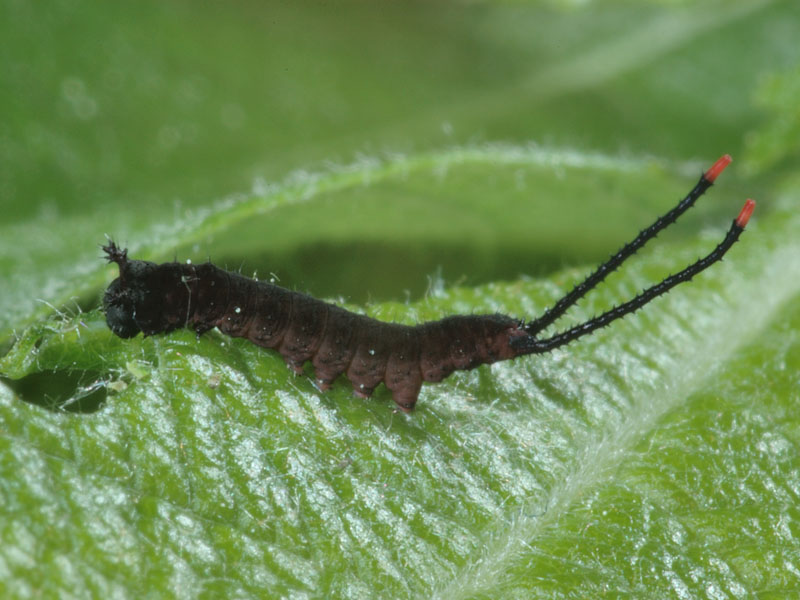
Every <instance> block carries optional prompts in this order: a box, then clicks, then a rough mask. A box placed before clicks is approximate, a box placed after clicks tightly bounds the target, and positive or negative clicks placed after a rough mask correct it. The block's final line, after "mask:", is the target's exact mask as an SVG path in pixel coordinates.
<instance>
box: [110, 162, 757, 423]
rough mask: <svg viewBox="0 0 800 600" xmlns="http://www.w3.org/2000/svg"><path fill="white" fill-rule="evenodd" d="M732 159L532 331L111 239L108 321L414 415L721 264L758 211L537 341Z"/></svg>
mask: <svg viewBox="0 0 800 600" xmlns="http://www.w3.org/2000/svg"><path fill="white" fill-rule="evenodd" d="M730 160H731V159H730V157H729V156H727V155H726V156H723V157H722V158H720V159H719V160H718V161H717V162H716V163H715V164H714V166H712V167H711V168H710V169H709V170H708V171H706V172H705V173H704V174H703V175H702V176H701V178H700V181H699V182H698V184H697V185H696V186H695V187H694V188H693V190H692V191H691V192H690V193H689V194H688V195H687V196H686V198H684V199H683V200H682V201H681V202H680V203H679V204H678V205H677V206H676V207H675V208H674V209H672V211H670V212H669V213H667V214H666V215H664V216H663V217H660V218H659V219H658V220H657V221H656V222H655V223H654V224H653V225H652V226H650V227H649V228H647V229H645V230H643V231H642V232H641V233H640V234H639V235H638V236H637V238H635V239H634V240H633V241H632V242H630V243H629V244H627V245H626V246H624V247H623V248H622V249H621V250H620V251H619V252H618V253H617V254H615V255H614V256H612V257H611V259H610V260H609V261H607V262H606V263H604V264H603V265H601V266H600V267H599V268H598V269H597V270H596V271H595V272H594V273H592V274H591V275H589V277H587V278H586V279H585V280H584V281H583V282H582V283H580V284H578V285H577V286H576V287H575V288H574V289H573V290H572V291H571V292H570V293H569V294H567V295H566V296H564V297H563V298H562V299H561V300H559V301H558V302H557V303H556V304H555V305H554V306H553V307H552V308H550V309H549V310H548V311H546V312H545V313H544V314H543V315H542V316H541V317H539V318H537V319H534V320H532V321H527V322H526V321H525V320H522V319H518V318H514V317H510V316H506V315H501V314H487V315H457V316H450V317H446V318H444V319H441V320H439V321H432V322H428V323H422V324H420V325H415V326H411V325H401V324H396V323H386V322H382V321H378V320H376V319H372V318H370V317H367V316H364V315H360V314H356V313H353V312H350V311H348V310H345V309H343V308H341V307H339V306H336V305H334V304H330V303H327V302H323V301H322V300H318V299H316V298H313V297H311V296H308V295H306V294H302V293H300V292H296V291H291V290H287V289H285V288H282V287H279V286H277V285H273V284H271V283H267V282H261V281H256V280H253V279H249V278H247V277H243V276H242V275H239V274H237V273H232V272H229V271H225V270H223V269H221V268H219V267H216V266H215V265H213V264H210V263H206V264H199V265H193V264H182V263H177V262H172V263H162V264H156V263H152V262H148V261H142V260H134V259H129V258H128V253H127V250H126V249H120V248H119V247H118V246H117V245H116V244H115V243H114V242H113V241H111V240H109V242H108V244H107V245H105V246H103V250H104V251H105V253H106V258H107V260H108V261H109V262H114V263H116V264H117V265H118V267H119V277H118V278H117V279H115V280H114V281H113V282H112V283H111V284H110V285H109V287H108V288H107V290H106V292H105V294H104V297H103V306H104V310H105V313H106V322H107V323H108V326H109V327H110V329H111V331H113V332H114V333H115V334H116V335H118V336H120V337H122V338H130V337H133V336H135V335H137V334H138V333H139V332H142V333H143V334H144V335H153V334H157V333H167V332H170V331H173V330H175V329H178V328H181V327H191V328H192V329H194V330H195V332H196V333H197V335H198V336H200V335H202V334H203V333H205V332H206V331H208V330H210V329H212V328H214V327H216V328H218V329H219V331H221V332H222V333H224V334H227V335H230V336H233V337H244V338H247V339H248V340H250V341H251V342H253V343H254V344H257V345H259V346H262V347H264V348H270V349H274V350H277V351H278V352H279V353H280V354H281V356H283V358H284V360H285V361H286V363H287V365H288V366H289V367H290V368H291V369H293V370H294V371H295V372H297V373H302V372H303V365H304V363H306V362H307V361H311V364H312V365H313V367H314V372H315V379H316V385H317V387H318V388H319V389H320V390H323V391H324V390H327V389H328V388H330V386H331V385H332V383H333V381H334V380H335V379H336V378H337V377H338V376H339V375H341V374H344V375H346V377H347V378H348V379H349V380H350V382H351V383H352V385H353V390H354V392H355V393H356V394H357V395H358V396H361V397H364V398H366V397H369V396H370V395H371V394H372V392H373V391H374V390H375V388H376V387H377V386H378V385H379V384H380V383H384V384H385V385H386V387H387V388H388V389H389V390H390V391H391V392H392V396H393V399H394V401H395V403H396V404H397V406H398V407H399V408H401V409H402V410H404V411H410V410H412V409H413V408H414V406H415V404H416V402H417V398H418V396H419V393H420V389H421V386H422V382H423V381H428V382H438V381H441V380H442V379H444V378H445V377H447V376H448V375H450V374H451V373H452V372H454V371H457V370H468V369H473V368H475V367H477V366H479V365H483V364H488V363H493V362H496V361H501V360H507V359H511V358H515V357H518V356H523V355H526V354H537V353H543V352H549V351H550V350H552V349H553V348H556V347H558V346H561V345H564V344H566V343H569V342H570V341H572V340H574V339H577V338H579V337H582V336H584V335H587V334H589V333H591V332H592V331H594V330H596V329H598V328H599V327H603V326H605V325H607V324H608V323H610V322H612V321H614V320H616V319H619V318H620V317H622V316H624V315H626V314H629V313H631V312H633V311H635V310H637V309H638V308H640V307H641V306H644V305H645V304H647V303H648V302H650V301H651V300H652V299H653V298H655V297H657V296H660V295H661V294H664V293H666V292H667V291H668V290H670V289H671V288H672V287H674V286H675V285H678V284H679V283H681V282H684V281H688V280H689V279H691V278H692V277H693V276H694V275H695V274H697V273H699V272H700V271H702V270H704V269H706V268H707V267H708V266H710V265H711V264H713V263H714V262H716V261H718V260H720V259H721V258H722V256H723V255H724V254H725V252H727V251H728V249H729V248H730V247H731V246H732V245H733V243H734V242H736V240H737V239H738V237H739V235H740V234H741V232H742V231H743V229H744V226H745V224H746V223H747V220H748V219H749V217H750V214H751V213H752V211H753V207H754V202H753V201H752V200H748V201H747V202H746V203H745V206H744V208H743V209H742V211H741V212H740V214H739V216H738V217H737V218H736V219H735V220H734V221H733V223H732V225H731V228H730V229H729V231H728V234H727V235H726V237H725V239H724V240H723V241H722V242H721V243H720V244H719V245H718V246H717V247H716V248H715V249H714V251H712V252H711V253H710V254H708V255H707V256H706V257H704V258H701V259H699V260H698V261H697V262H695V263H693V264H692V265H690V266H688V267H686V268H685V269H684V270H682V271H680V272H679V273H676V274H675V275H672V276H670V277H667V278H666V279H664V280H663V281H661V282H660V283H658V284H656V285H654V286H652V287H650V288H648V289H647V290H645V291H644V292H642V293H641V294H639V295H638V296H636V297H634V298H633V299H632V300H629V301H628V302H625V303H624V304H621V305H619V306H616V307H614V308H612V309H611V310H609V311H607V312H606V313H603V314H601V315H599V316H597V317H595V318H593V319H590V320H589V321H586V322H585V323H581V324H579V325H576V326H575V327H572V328H570V329H568V330H566V331H563V332H561V333H558V334H556V335H553V336H551V337H546V338H542V337H540V333H541V332H542V330H544V329H545V328H546V327H548V326H549V325H550V324H551V323H553V322H554V321H555V320H556V319H558V318H559V317H560V316H561V315H562V314H563V313H564V312H566V310H567V309H568V308H569V307H570V306H572V305H573V304H574V303H575V302H577V301H578V300H579V299H580V298H581V297H583V296H584V295H585V294H586V293H587V292H588V291H589V290H590V289H592V288H593V287H594V286H596V285H597V284H598V283H599V282H600V281H602V280H603V279H604V278H605V277H606V276H607V275H608V274H609V273H610V272H611V271H613V270H614V269H616V268H617V267H618V266H619V265H620V264H622V262H623V261H624V260H625V259H626V258H628V257H629V256H631V255H632V254H633V253H635V252H636V250H638V249H639V248H641V246H643V245H644V244H645V243H646V242H647V241H648V240H649V239H652V238H653V237H655V235H656V234H657V233H658V232H659V231H660V230H661V229H663V228H664V227H666V226H667V225H669V224H671V223H673V222H674V221H675V220H676V219H677V218H678V216H680V214H682V213H683V212H684V211H685V210H687V209H688V208H689V207H690V206H692V205H693V204H694V202H695V201H696V200H697V199H698V198H699V197H700V196H701V195H702V194H703V193H704V192H705V190H706V189H708V188H709V187H710V186H711V185H712V183H713V181H714V179H715V178H716V176H717V175H719V173H720V172H722V170H723V169H724V168H725V167H726V166H727V165H728V163H730Z"/></svg>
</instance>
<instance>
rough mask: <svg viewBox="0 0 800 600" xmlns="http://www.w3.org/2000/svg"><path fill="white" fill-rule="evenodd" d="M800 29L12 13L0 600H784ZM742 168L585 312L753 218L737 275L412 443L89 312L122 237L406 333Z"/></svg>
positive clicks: (497, 377) (349, 14) (56, 10)
mask: <svg viewBox="0 0 800 600" xmlns="http://www.w3.org/2000/svg"><path fill="white" fill-rule="evenodd" d="M798 39H800V3H798V2H797V1H796V0H746V1H745V0H739V1H736V0H725V1H723V0H718V1H713V0H711V1H707V2H706V1H704V2H692V1H680V0H675V1H669V0H658V1H655V0H654V1H642V0H636V1H633V0H631V1H627V2H626V1H606V2H599V1H577V0H576V1H567V0H564V1H558V0H551V1H540V2H517V1H511V2H336V3H332V2H324V3H323V2H305V1H301V2H256V1H252V0H251V1H246V0H241V1H232V2H225V3H211V2H188V1H184V0H166V1H165V0H162V1H159V2H152V1H139V2H135V3H133V2H122V3H115V2H99V1H96V0H74V1H73V0H56V1H53V2H47V3H32V2H26V1H22V0H0V40H2V42H0V215H1V217H0V352H2V353H3V354H5V353H7V354H5V356H4V357H3V358H2V359H0V373H2V374H3V376H4V377H5V379H3V380H2V381H0V392H1V394H0V396H1V397H2V412H0V457H2V460H1V462H0V468H1V469H2V473H0V504H2V506H0V520H2V521H3V523H0V539H2V540H3V549H2V550H0V593H4V594H5V595H7V596H10V597H34V596H44V597H53V596H59V595H65V594H66V595H68V594H75V595H76V596H96V597H111V596H117V597H129V596H131V595H133V592H132V590H135V589H137V587H138V586H142V587H143V588H145V589H146V590H148V591H149V592H151V594H152V595H153V596H155V597H159V596H161V595H164V596H170V595H172V596H185V597H218V596H224V597H253V596H263V597H296V598H304V597H350V598H371V597H376V596H380V595H381V594H383V593H387V594H388V595H390V596H391V597H441V598H484V597H485V598H497V597H509V598H512V597H513V598H522V597H525V598H528V597H531V596H537V595H538V596H540V597H570V596H572V597H596V596H598V595H602V594H610V595H611V596H612V597H616V596H617V595H626V594H628V595H634V596H642V595H644V596H648V595H649V596H651V597H664V596H667V595H669V594H676V595H678V596H685V597H704V596H705V597H725V596H726V595H727V596H729V597H746V596H748V595H759V594H761V595H764V596H769V595H770V594H774V595H775V596H776V597H782V596H783V595H784V594H786V593H791V592H792V591H796V590H797V589H798V582H797V577H796V573H797V572H798V568H797V565H798V563H800V544H798V543H797V541H796V540H797V536H798V535H800V534H798V531H799V529H798V525H797V524H798V523H800V514H798V511H797V510H796V509H795V506H797V505H798V492H797V490H800V483H799V482H798V481H797V473H798V472H800V467H798V463H797V459H796V449H797V448H798V447H800V435H798V431H797V427H796V422H797V420H798V418H800V415H798V414H797V409H796V407H795V405H796V404H797V400H798V396H797V389H798V381H797V378H796V375H795V374H796V373H797V372H798V369H800V352H798V350H797V348H798V344H800V341H799V340H798V339H797V338H798V333H797V332H798V325H797V324H798V323H800V318H799V317H798V315H797V314H796V313H797V311H796V310H795V309H792V306H795V305H796V302H795V301H794V299H795V298H796V297H797V294H798V293H799V292H800V290H798V289H797V286H798V283H797V282H798V281H800V277H798V273H800V265H799V264H798V263H800V256H798V246H797V241H796V240H797V239H798V238H797V236H796V231H797V224H798V219H797V217H796V215H797V214H798V211H797V208H798V206H800V202H798V200H797V198H798V197H799V196H800V194H799V193H798V190H800V179H798V177H797V173H798V164H800V151H799V150H800V144H798V139H800V113H799V112H798V106H800V68H799V67H798V65H800V44H798V43H797V40H798ZM723 153H730V154H732V155H733V156H734V161H735V162H734V163H733V165H732V166H731V167H730V168H729V170H728V171H727V172H726V173H725V176H724V177H723V178H721V179H720V181H719V184H718V185H717V186H715V189H714V190H712V192H711V193H710V194H709V198H708V199H704V200H703V202H701V203H700V205H699V206H698V207H697V208H696V209H693V210H692V211H691V212H690V213H689V214H687V215H686V216H685V217H684V218H683V219H682V220H681V223H680V225H678V226H676V227H675V228H674V229H675V230H674V231H670V232H668V233H666V234H664V235H663V236H660V237H659V240H658V242H657V246H656V248H655V249H652V250H649V251H648V252H646V253H644V256H643V257H642V260H641V261H635V264H634V265H632V268H631V270H627V269H626V270H625V272H624V273H621V274H620V275H619V276H618V278H617V279H614V280H613V281H610V282H609V285H608V286H605V287H604V288H603V290H598V295H597V296H595V298H597V299H596V300H590V301H588V304H587V305H586V306H585V307H582V308H579V309H578V312H577V317H576V318H579V317H581V316H582V317H587V316H590V315H591V314H592V313H593V312H598V311H600V310H603V309H605V308H607V307H608V306H609V305H611V304H614V303H617V302H619V301H621V300H624V299H626V298H627V297H630V296H631V294H633V293H635V292H636V291H637V289H641V288H642V287H644V286H645V285H647V284H649V283H650V282H652V281H653V280H654V279H657V278H659V277H663V276H664V274H666V273H667V272H670V271H674V270H675V269H676V268H680V266H682V265H683V264H685V263H686V262H688V261H689V260H692V259H693V258H695V257H696V256H697V255H698V254H700V253H703V252H706V251H707V250H708V249H709V248H710V247H711V246H712V245H713V243H714V242H715V241H716V240H717V239H718V238H719V237H720V236H721V234H722V233H721V232H722V230H723V228H724V227H725V226H726V225H727V223H729V219H730V218H731V217H733V216H734V215H735V214H736V211H737V210H738V209H739V207H740V206H741V203H742V202H743V200H744V198H745V196H753V197H755V198H757V199H758V200H759V206H758V211H757V213H756V217H755V219H754V225H753V227H752V229H753V231H752V232H750V231H748V233H746V234H745V236H744V238H743V240H746V242H747V246H744V244H741V245H737V247H736V248H735V250H734V252H733V253H732V258H731V260H730V261H728V260H726V262H725V264H724V265H719V266H718V267H715V269H713V270H712V272H711V273H709V274H704V276H703V278H699V279H700V280H699V281H697V282H694V283H693V284H692V285H691V286H683V287H681V290H683V289H684V287H686V288H690V290H691V291H686V292H684V291H682V292H681V294H679V295H672V294H671V295H670V296H669V299H668V300H665V301H663V302H661V303H660V304H654V305H653V306H652V307H648V311H646V313H643V315H644V316H641V317H637V319H638V320H637V319H631V320H626V321H625V322H624V324H623V325H622V326H620V327H618V328H617V329H615V332H614V333H609V335H608V336H603V335H600V336H598V337H596V338H592V340H590V341H586V342H584V343H582V344H580V345H572V346H570V347H569V348H568V349H567V351H566V352H565V353H564V354H557V355H556V356H552V357H546V358H544V359H543V360H542V361H540V362H533V361H529V362H523V361H517V362H515V363H513V364H511V363H509V364H505V363H504V364H503V365H502V366H499V367H493V368H492V369H488V368H484V369H480V370H478V371H475V372H473V373H470V374H463V376H462V375H459V376H456V377H454V378H451V379H450V380H448V382H449V383H445V384H442V385H441V386H426V387H425V389H424V390H423V400H424V402H425V407H426V408H425V409H424V410H420V411H418V412H417V414H415V415H414V416H412V417H411V418H408V419H405V418H402V419H401V417H400V416H397V415H394V414H393V413H392V412H391V411H390V410H389V408H388V405H389V403H390V401H389V400H388V396H387V395H386V394H380V393H379V394H376V396H377V402H374V403H372V402H364V401H362V400H352V399H349V390H348V386H347V384H346V382H344V383H341V384H339V385H337V387H336V388H335V389H334V390H333V391H332V392H331V393H330V394H329V395H327V396H324V397H322V398H320V396H319V395H317V394H315V392H314V391H313V388H311V387H310V386H309V385H308V382H306V381H305V380H302V379H301V380H297V381H295V380H293V379H290V378H288V376H287V375H286V373H285V369H284V368H283V366H282V364H281V361H280V359H279V358H278V357H276V356H275V355H274V353H267V352H262V351H260V350H258V349H254V348H252V347H251V346H249V345H247V344H239V343H238V341H233V342H231V341H230V340H226V339H224V338H223V337H222V336H215V335H214V334H211V335H210V336H208V337H206V338H204V339H203V340H201V341H200V342H197V341H196V340H195V339H194V336H192V335H190V334H188V333H186V332H179V333H176V334H174V335H173V336H169V337H158V338H154V339H149V340H142V339H141V338H137V339H136V340H132V341H131V342H121V341H120V340H118V339H116V338H112V336H111V335H110V333H109V332H108V330H107V329H106V328H105V326H104V322H103V316H102V315H101V314H100V313H99V312H98V311H97V310H96V309H97V307H98V305H99V300H100V297H101V293H102V290H103V289H104V287H105V286H106V285H107V284H108V282H109V281H110V280H111V279H112V278H113V277H114V276H115V275H114V269H113V268H110V267H108V266H106V265H105V264H104V263H103V261H102V260H101V259H100V254H101V253H100V250H99V248H98V245H99V244H100V243H102V242H103V241H104V240H105V237H104V236H105V235H108V236H111V237H113V238H114V239H115V240H116V241H118V242H119V243H121V244H122V245H124V246H128V247H129V248H130V249H131V254H132V255H134V256H136V257H137V258H146V259H150V260H158V261H162V260H171V259H173V258H175V257H177V258H178V259H180V260H183V259H192V260H195V261H197V260H205V259H207V258H211V259H212V260H213V261H214V262H215V263H217V264H220V265H223V266H226V267H228V268H231V269H241V270H242V271H243V272H244V273H246V274H250V273H253V272H257V273H258V274H259V275H260V276H261V277H262V278H267V277H270V276H274V277H276V278H277V279H278V280H279V281H280V282H281V284H283V285H286V286H288V287H291V288H295V289H300V290H303V291H309V292H311V293H313V294H315V295H318V296H321V297H325V298H337V299H342V300H343V301H345V302H347V303H349V306H351V307H353V308H356V309H359V310H363V309H364V307H365V306H367V308H366V310H368V311H369V312H370V314H373V315H375V316H378V317H380V318H384V319H387V320H399V321H404V322H409V323H413V322H415V321H416V320H422V319H433V318H438V317H439V316H441V315H442V314H449V313H453V312H487V311H503V312H507V313H511V314H515V315H521V316H529V315H531V314H535V313H536V312H538V311H540V310H542V309H543V307H544V306H545V305H546V304H547V303H548V302H550V301H551V300H552V299H553V298H554V297H557V296H558V294H559V293H561V291H562V290H563V289H564V288H565V287H569V285H570V284H572V283H574V282H575V281H576V280H577V279H578V278H579V276H580V274H582V273H584V272H585V270H586V268H587V267H588V266H589V265H592V264H594V263H596V262H597V261H599V260H602V259H603V258H605V257H606V256H608V254H610V253H611V252H613V251H614V250H616V249H617V247H618V246H619V245H620V244H621V243H622V242H624V241H626V240H627V239H629V238H630V237H631V236H632V235H633V234H634V233H635V232H636V231H638V229H640V228H642V227H644V226H646V225H648V224H649V223H650V222H651V221H652V219H653V218H654V216H655V215H657V214H659V213H662V212H664V211H665V210H667V209H668V208H669V207H671V205H672V204H674V202H675V201H676V200H677V199H678V198H680V197H681V196H683V194H684V193H685V192H686V191H687V190H688V189H690V187H691V186H692V185H693V184H694V182H695V181H696V178H697V176H698V175H699V173H700V172H701V171H702V169H704V168H705V167H707V166H708V165H709V164H710V163H711V161H713V160H714V159H716V158H717V157H718V156H719V155H721V154H723ZM760 224H763V226H761V225H760ZM759 227H760V228H759ZM743 248H746V249H743ZM527 276H530V277H531V278H532V279H529V278H527ZM587 300H588V299H587ZM754 307H756V308H754ZM54 315H55V316H54ZM16 340H20V341H19V342H18V343H17V344H16V346H13V344H14V342H15V341H16ZM12 346H13V349H12ZM709 373H711V374H712V375H711V376H709ZM212 381H213V382H215V383H214V385H213V386H212V385H211V383H210V382H212ZM220 381H221V384H220ZM87 398H88V401H85V402H84V400H86V399H87ZM65 399H67V401H66V403H65V402H64V400H65ZM22 400H25V401H24V402H23V401H22ZM94 411H97V412H94ZM73 412H75V413H77V414H72V413H73ZM84 413H91V414H84ZM654 449H655V450H654ZM742 482H744V483H742ZM726 569H727V570H726Z"/></svg>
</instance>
